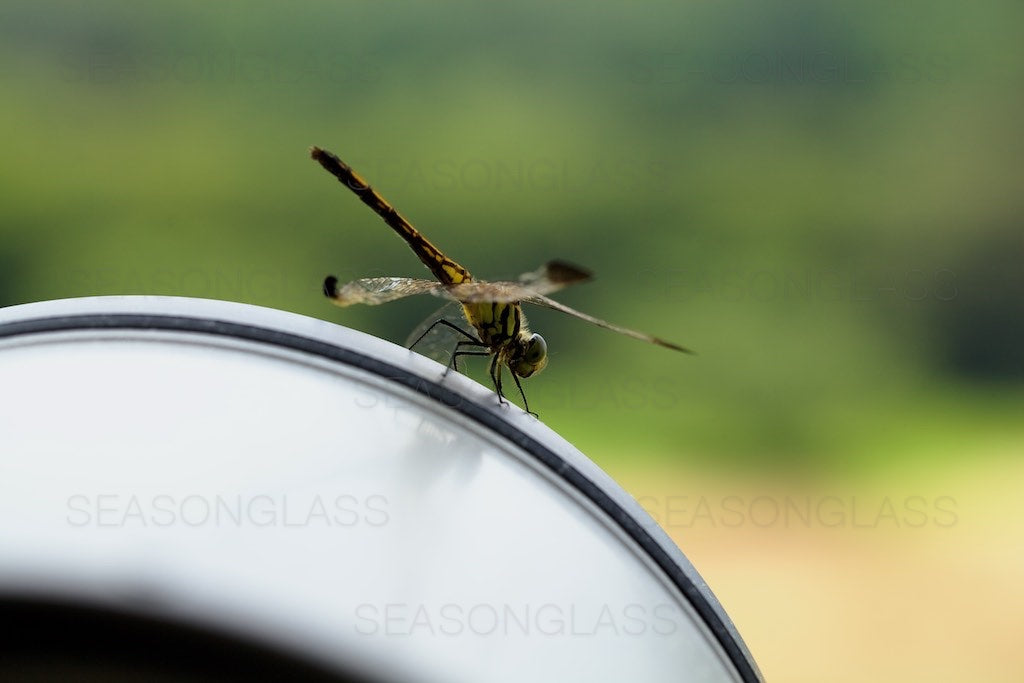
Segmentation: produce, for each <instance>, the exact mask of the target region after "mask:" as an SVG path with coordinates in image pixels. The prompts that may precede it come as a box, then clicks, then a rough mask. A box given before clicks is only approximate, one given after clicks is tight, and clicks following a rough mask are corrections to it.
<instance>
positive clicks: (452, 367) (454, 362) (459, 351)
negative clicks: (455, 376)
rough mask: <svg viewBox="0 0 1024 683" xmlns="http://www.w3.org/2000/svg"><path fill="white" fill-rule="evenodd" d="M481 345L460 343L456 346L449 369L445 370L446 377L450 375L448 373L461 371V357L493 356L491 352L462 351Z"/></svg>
mask: <svg viewBox="0 0 1024 683" xmlns="http://www.w3.org/2000/svg"><path fill="white" fill-rule="evenodd" d="M480 345H481V344H480V343H479V342H468V341H460V342H459V343H458V344H456V345H455V351H454V352H453V353H452V358H451V360H450V361H448V367H447V368H445V370H444V374H445V376H447V375H448V371H449V370H455V372H458V371H459V356H489V355H491V352H490V351H463V350H462V348H463V347H464V346H480Z"/></svg>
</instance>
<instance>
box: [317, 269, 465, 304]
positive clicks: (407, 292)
mask: <svg viewBox="0 0 1024 683" xmlns="http://www.w3.org/2000/svg"><path fill="white" fill-rule="evenodd" d="M427 293H430V294H436V295H438V296H447V295H446V293H445V287H444V285H442V284H440V283H438V282H435V281H434V280H416V279H414V278H409V277H367V278H362V279H361V280H353V281H352V282H347V283H345V284H344V285H340V286H339V285H338V279H337V278H336V277H334V276H333V275H332V276H330V277H328V278H327V279H326V280H325V281H324V294H326V295H327V298H329V299H331V300H332V301H333V302H334V303H335V304H337V305H338V306H351V305H352V304H368V305H370V306H375V305H377V304H383V303H387V302H389V301H395V300H396V299H402V298H405V297H407V296H413V295H416V294H427Z"/></svg>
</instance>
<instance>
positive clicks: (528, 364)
mask: <svg viewBox="0 0 1024 683" xmlns="http://www.w3.org/2000/svg"><path fill="white" fill-rule="evenodd" d="M547 364H548V344H547V342H546V341H544V337H542V336H540V335H539V334H537V333H533V334H530V333H527V332H524V333H522V335H521V336H520V338H519V344H517V345H516V351H515V353H514V354H513V355H512V356H511V357H510V358H509V359H508V367H509V369H510V370H511V371H512V372H514V373H515V374H516V375H518V376H519V377H529V376H530V375H534V374H536V373H538V372H540V371H541V370H543V369H544V366H545V365H547Z"/></svg>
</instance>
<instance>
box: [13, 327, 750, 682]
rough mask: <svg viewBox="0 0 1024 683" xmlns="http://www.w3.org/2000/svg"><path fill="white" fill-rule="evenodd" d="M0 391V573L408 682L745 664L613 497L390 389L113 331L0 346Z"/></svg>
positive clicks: (304, 366) (597, 677)
mask: <svg viewBox="0 0 1024 683" xmlns="http://www.w3.org/2000/svg"><path fill="white" fill-rule="evenodd" d="M0 321H2V317H0ZM394 353H399V352H397V351H395V352H394ZM425 367H426V366H425ZM430 369H431V370H433V366H431V367H430ZM463 379H464V378H463ZM463 379H459V380H457V381H459V382H461V381H463ZM0 387H3V391H2V392H0V587H5V588H7V589H10V588H11V587H16V588H18V589H21V590H29V591H37V592H40V593H48V592H52V591H57V592H65V593H69V594H74V595H87V596H89V597H90V598H91V599H94V600H99V601H106V602H110V603H112V604H135V605H137V604H143V605H147V606H148V609H151V610H152V611H155V612H156V613H162V614H172V615H177V616H182V617H186V618H190V619H198V620H201V621H212V622H215V623H218V624H220V625H222V626H225V627H227V628H230V629H234V630H236V631H239V632H241V633H247V634H252V635H257V636H260V637H265V638H269V639H272V640H274V641H277V642H284V643H287V644H288V645H289V646H290V647H292V648H295V649H297V650H299V651H300V652H304V653H306V654H309V655H312V656H315V657H317V658H319V659H322V660H327V661H330V660H332V659H337V658H342V659H351V658H353V657H356V658H360V659H365V660H366V661H367V662H369V663H370V664H371V665H372V666H374V667H388V668H390V669H392V670H395V671H399V672H405V674H404V675H409V676H414V678H415V680H424V679H425V680H437V681H481V680H487V681H541V680H550V681H576V680H579V681H626V680H636V681H679V680H688V681H731V680H737V679H736V678H735V675H734V673H733V671H732V668H731V665H730V664H728V663H727V662H726V661H725V659H724V657H723V656H722V655H721V654H720V650H719V648H718V645H717V643H715V642H714V641H713V639H712V638H711V637H710V636H709V635H708V634H707V632H706V629H705V627H704V626H703V625H702V624H701V622H700V621H699V619H697V618H696V617H695V616H694V615H693V614H692V612H691V610H690V608H689V606H688V605H687V604H686V603H685V601H683V600H682V599H681V598H680V596H679V595H678V593H677V591H676V590H675V589H674V588H673V587H671V586H670V585H669V584H668V583H667V581H666V580H665V579H664V577H663V576H662V575H661V573H660V570H658V569H656V568H654V567H653V566H651V564H650V562H649V560H647V559H646V558H645V557H644V556H642V554H640V553H639V552H637V549H636V548H635V547H634V545H633V544H632V542H631V541H629V540H627V539H625V538H623V537H622V536H621V534H620V533H619V532H618V531H617V530H616V529H614V528H613V527H612V525H610V524H609V523H608V521H607V520H606V519H605V518H604V516H603V513H601V512H599V511H598V510H596V509H595V508H594V507H593V506H592V505H591V504H590V503H589V502H587V501H585V500H582V499H581V497H580V496H579V495H578V494H576V493H575V492H574V491H569V490H567V489H566V487H565V486H564V485H563V484H562V483H561V482H560V481H558V480H557V479H556V478H555V477H553V476H552V475H551V473H549V472H548V471H546V470H545V469H543V468H542V467H541V466H539V465H537V464H536V463H535V462H534V461H533V460H532V458H530V457H529V456H527V455H526V454H524V453H522V452H521V451H519V449H518V448H517V447H515V446H513V445H512V444H510V443H508V442H507V441H505V440H504V439H502V438H501V437H498V436H496V435H494V434H492V433H491V432H489V431H487V430H485V429H483V428H482V427H480V426H479V425H477V424H475V423H473V422H471V421H470V420H468V419H467V418H466V417H465V416H463V415H461V414H459V413H457V412H456V411H452V410H450V409H448V408H446V407H444V406H442V405H438V404H435V403H431V402H429V401H427V400H426V399H425V398H423V397H422V396H420V395H418V394H415V393H414V392H411V391H408V390H406V389H404V388H402V387H399V386H397V385H396V384H394V383H392V382H388V381H386V380H383V379H381V378H379V377H376V376H372V375H370V374H368V373H365V372H363V371H360V370H356V369H353V368H350V367H347V366H343V365H341V364H337V363H329V362H327V361H323V360H319V359H316V358H313V357H311V356H308V355H305V354H301V353H298V352H292V351H287V350H283V349H280V348H274V347H269V346H267V345H263V344H257V343H254V342H246V341H240V340H235V339H228V338H217V337H212V336H208V335H200V334H194V333H175V332H167V331H124V330H113V331H73V332H59V333H48V334H45V335H36V336H33V335H29V336H18V337H13V338H8V339H0ZM517 419H518V418H517Z"/></svg>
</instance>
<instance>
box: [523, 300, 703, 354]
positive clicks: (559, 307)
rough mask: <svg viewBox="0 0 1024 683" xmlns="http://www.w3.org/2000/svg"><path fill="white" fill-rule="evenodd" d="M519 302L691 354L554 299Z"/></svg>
mask: <svg viewBox="0 0 1024 683" xmlns="http://www.w3.org/2000/svg"><path fill="white" fill-rule="evenodd" d="M521 301H523V302H525V303H530V304H536V305H537V306H544V307H546V308H552V309H554V310H556V311H561V312H562V313H568V314H569V315H571V316H573V317H575V318H579V319H580V320H586V321H587V322H588V323H592V324H594V325H597V326H598V327H603V328H604V329H606V330H611V331H612V332H618V333H619V334H624V335H626V336H627V337H632V338H633V339H639V340H640V341H645V342H649V343H651V344H657V345H658V346H664V347H665V348H667V349H674V350H676V351H682V352H683V353H693V351H691V350H690V349H687V348H685V347H682V346H679V345H678V344H673V343H672V342H669V341H665V340H664V339H659V338H658V337H652V336H651V335H649V334H644V333H643V332H637V331H636V330H631V329H629V328H626V327H619V326H618V325H613V324H612V323H610V322H607V321H605V320H601V319H600V318H595V317H594V316H592V315H587V314H586V313H583V312H581V311H577V310H576V309H575V308H570V307H569V306H566V305H565V304H562V303H559V302H557V301H555V300H554V299H549V298H548V297H546V296H544V295H543V294H534V295H532V296H527V297H523V298H522V299H521Z"/></svg>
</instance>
